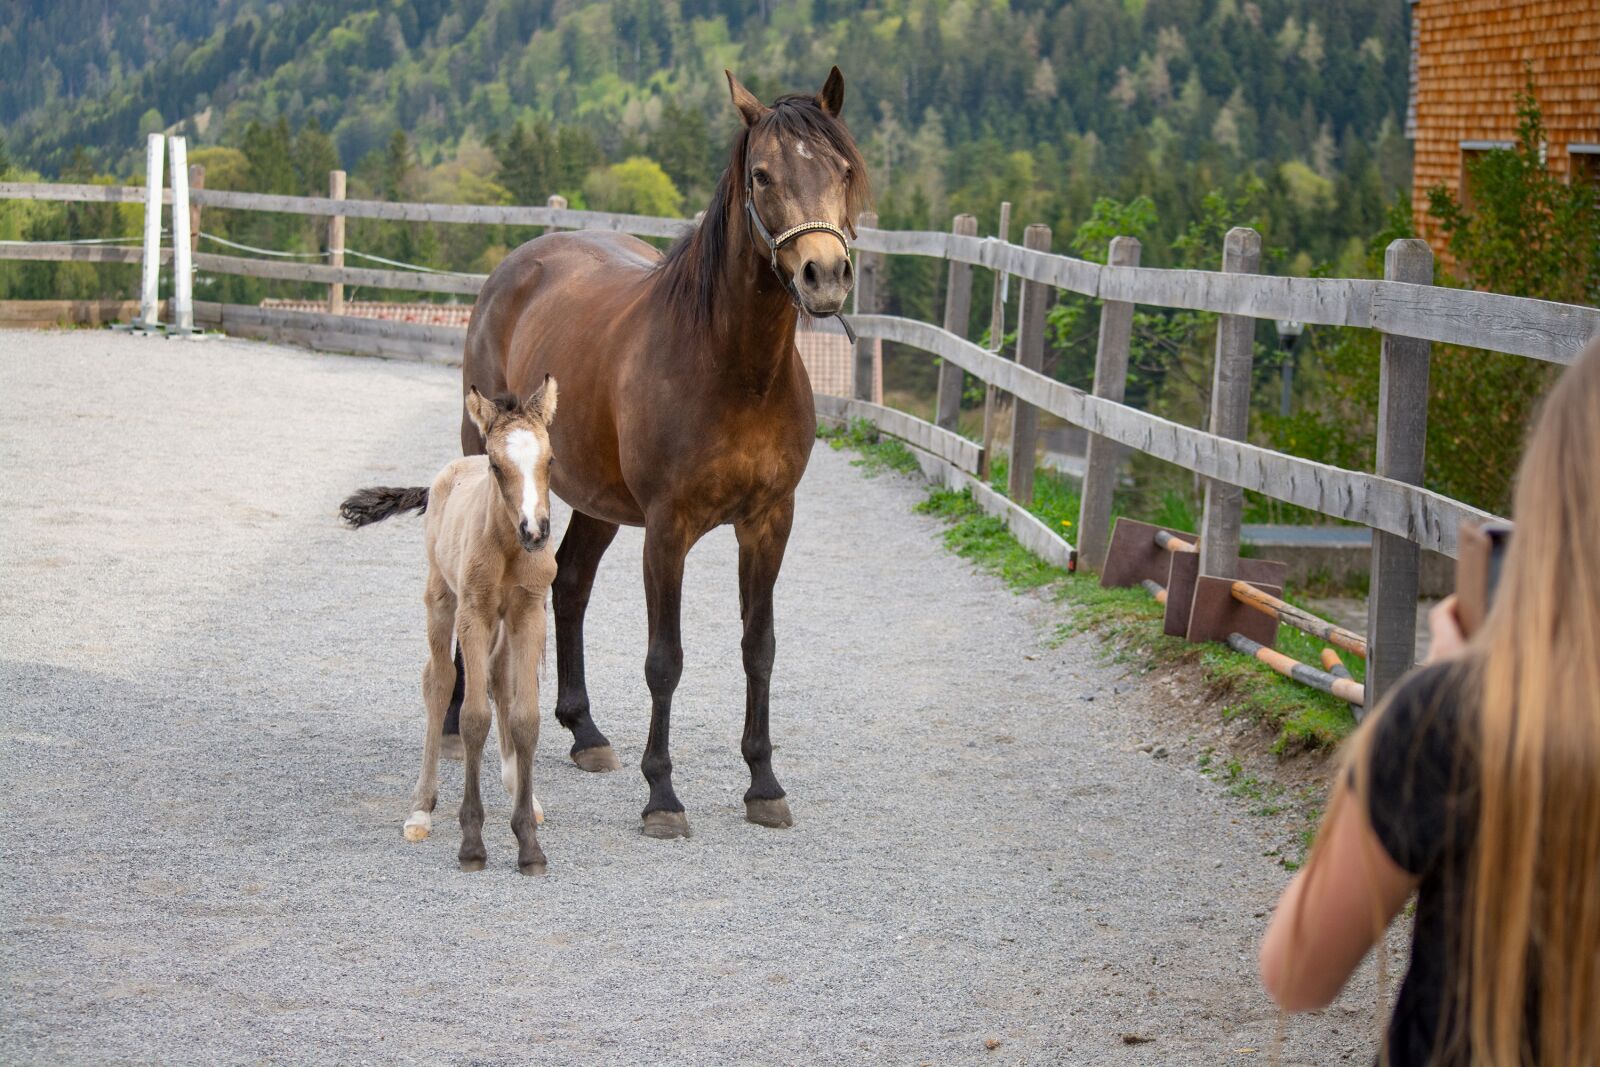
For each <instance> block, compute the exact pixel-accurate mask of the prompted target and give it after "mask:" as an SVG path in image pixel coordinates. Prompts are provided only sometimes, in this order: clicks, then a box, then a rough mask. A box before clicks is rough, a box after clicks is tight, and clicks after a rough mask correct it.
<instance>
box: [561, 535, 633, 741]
mask: <svg viewBox="0 0 1600 1067" xmlns="http://www.w3.org/2000/svg"><path fill="white" fill-rule="evenodd" d="M616 536H617V524H616V523H614V522H602V521H601V520H599V519H595V518H591V517H590V516H588V515H585V514H583V513H582V512H580V511H574V512H573V513H572V521H571V522H569V523H568V524H567V532H566V534H565V535H563V536H562V538H561V547H560V548H558V549H557V550H556V580H555V584H554V585H553V586H552V587H551V592H552V596H553V601H554V606H555V616H556V684H557V690H558V692H557V696H556V721H557V722H559V723H560V724H561V725H562V726H565V727H566V728H567V729H568V730H571V731H572V762H574V763H576V764H577V765H578V766H579V767H581V768H583V769H584V770H586V771H614V770H616V769H617V768H619V767H621V766H622V761H621V760H619V759H617V753H616V750H615V749H613V748H612V747H611V742H609V741H607V740H606V736H605V734H602V733H601V732H600V729H599V727H597V726H595V724H594V719H593V718H592V717H591V716H590V714H589V688H588V686H587V685H586V684H585V681H584V676H583V617H584V614H585V612H587V611H588V610H589V591H590V590H591V589H593V588H594V575H595V571H597V570H599V568H600V557H602V556H604V555H605V553H606V549H607V548H608V547H610V545H611V541H612V539H613V538H615V537H616Z"/></svg>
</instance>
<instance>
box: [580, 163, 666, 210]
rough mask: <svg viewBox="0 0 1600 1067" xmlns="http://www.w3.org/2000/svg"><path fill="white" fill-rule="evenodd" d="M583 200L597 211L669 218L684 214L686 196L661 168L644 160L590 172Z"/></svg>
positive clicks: (584, 186) (585, 181)
mask: <svg viewBox="0 0 1600 1067" xmlns="http://www.w3.org/2000/svg"><path fill="white" fill-rule="evenodd" d="M583 197H584V201H585V202H586V203H588V205H589V206H590V208H591V209H593V210H595V211H619V212H627V213H629V214H634V215H670V216H677V215H680V214H682V212H683V194H682V193H680V192H678V187H677V186H675V185H673V184H672V179H671V178H669V177H667V172H666V171H664V170H662V169H661V164H659V163H657V162H656V161H655V160H653V159H646V158H645V157H644V156H634V157H633V158H632V159H627V160H624V161H622V162H621V163H614V164H612V165H611V166H609V167H603V168H596V169H595V170H592V171H590V172H589V176H588V177H587V178H586V179H584V182H583Z"/></svg>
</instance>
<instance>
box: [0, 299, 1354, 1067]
mask: <svg viewBox="0 0 1600 1067" xmlns="http://www.w3.org/2000/svg"><path fill="white" fill-rule="evenodd" d="M457 388H458V386H457V376H456V372H454V371H452V370H449V369H445V368H437V367H426V366H417V365H411V364H402V363H390V362H383V361H376V360H363V359H352V358H344V357H333V356H320V355H312V354H307V353H302V352H298V351H294V350H290V349H284V348H278V347H273V346H269V345H261V344H253V343H249V342H241V341H221V340H214V341H209V342H206V343H203V344H182V343H177V342H163V341H156V340H141V339H134V338H128V337H124V336H120V335H115V334H112V333H109V332H88V331H82V332H65V333H44V334H38V333H28V334H21V333H3V332H0V464H3V470H4V474H5V476H4V478H3V479H0V546H3V547H0V767H3V768H4V780H5V788H4V790H3V791H0V820H3V821H0V826H3V830H0V929H3V939H0V941H3V943H0V1060H3V1061H4V1062H6V1063H16V1064H21V1063H41V1064H43V1063H66V1062H73V1063H127V1062H166V1063H243V1062H252V1063H257V1062H294V1063H333V1062H397V1063H398V1062H431V1063H438V1062H443V1063H463V1064H465V1063H474V1064H488V1063H493V1064H501V1063H504V1064H513V1063H516V1064H523V1063H541V1064H543V1063H549V1064H574V1063H602V1062H605V1063H625V1064H634V1063H671V1064H691V1063H705V1064H727V1063H751V1064H758V1063H760V1064H770V1063H798V1062H807V1063H828V1064H836V1063H874V1064H875V1063H976V1062H979V1061H982V1062H985V1063H1085V1064H1121V1063H1163V1064H1171V1063H1195V1064H1212V1063H1214V1062H1217V1061H1219V1060H1227V1061H1233V1062H1241V1063H1249V1062H1259V1063H1266V1062H1270V1058H1271V1049H1272V1044H1273V1035H1274V1031H1275V1029H1276V1024H1277V1017H1276V1014H1275V1012H1274V1011H1273V1010H1272V1009H1271V1007H1270V1005H1269V1003H1268V1002H1267V1000H1266V999H1265V997H1264V996H1263V995H1262V994H1261V993H1260V991H1259V990H1258V988H1257V985H1256V982H1255V978H1254V947H1255V943H1256V939H1257V937H1258V936H1259V932H1260V930H1261V928H1262V924H1263V922H1264V919H1263V917H1262V916H1263V915H1264V914H1265V913H1266V911H1267V910H1268V908H1269V907H1270V905H1271V902H1272V901H1273V899H1274V898H1275V895H1276V893H1277V892H1278V890H1279V889H1280V888H1281V887H1282V884H1283V881H1284V878H1285V875H1284V873H1283V871H1282V869H1281V868H1280V867H1278V866H1277V865H1276V863H1275V862H1274V861H1273V860H1272V859H1271V858H1268V857H1264V856H1263V855H1262V852H1263V850H1264V848H1265V847H1267V846H1266V845H1265V844H1264V843H1265V842H1267V841H1268V840H1270V839H1271V838H1272V836H1273V833H1272V831H1273V829H1274V828H1273V827H1272V826H1270V825H1268V822H1269V820H1262V819H1259V818H1255V817H1253V816H1251V815H1249V814H1248V813H1247V812H1246V809H1245V807H1244V806H1243V805H1242V804H1241V803H1240V802H1238V801H1235V800H1232V799H1230V798H1228V797H1227V796H1225V795H1224V794H1223V792H1222V791H1221V790H1220V789H1219V788H1218V787H1217V786H1216V785H1215V784H1213V783H1212V782H1210V781H1208V780H1207V779H1205V778H1203V777H1201V776H1200V775H1199V774H1198V773H1197V772H1196V770H1195V768H1194V767H1193V766H1187V765H1183V764H1181V763H1180V761H1178V760H1176V759H1172V760H1165V761H1163V760H1158V759H1153V758H1151V756H1149V755H1146V754H1143V753H1141V752H1139V751H1138V750H1137V743H1138V742H1139V741H1141V740H1146V739H1147V738H1148V737H1149V736H1150V731H1151V730H1152V729H1153V727H1152V722H1153V721H1154V720H1153V718H1152V717H1151V715H1150V714H1149V711H1148V709H1147V708H1146V707H1145V705H1144V704H1143V701H1145V700H1148V699H1149V698H1148V697H1147V696H1144V695H1141V691H1140V690H1139V688H1138V686H1137V685H1134V684H1131V683H1130V682H1129V681H1128V680H1126V679H1124V678H1123V677H1122V676H1121V674H1120V672H1119V669H1118V668H1116V667H1115V666H1112V665H1108V664H1106V663H1103V662H1102V660H1101V658H1100V656H1099V649H1098V648H1097V647H1096V646H1095V643H1094V641H1093V639H1092V638H1086V637H1084V638H1074V639H1071V640H1068V641H1066V642H1065V643H1064V644H1059V645H1057V644H1055V643H1054V642H1053V641H1051V639H1050V638H1051V633H1052V629H1053V622H1054V620H1055V618H1056V616H1055V615H1053V614H1052V613H1053V612H1058V611H1059V610H1060V609H1058V608H1052V607H1049V606H1047V605H1045V604H1043V603H1041V602H1039V601H1037V600H1035V599H1032V598H1027V597H1022V598H1019V597H1016V596H1014V595H1012V594H1011V593H1009V592H1008V591H1006V590H1005V589H1004V588H1003V587H1001V585H1000V584H999V583H998V582H997V581H995V580H993V579H990V578H988V577H985V576H982V575H979V574H975V573H974V572H973V571H972V569H971V568H970V566H969V565H968V564H967V563H965V562H964V561H962V560H960V559H958V558H955V557H953V556H951V555H949V554H948V553H947V552H946V551H945V550H944V548H943V547H942V545H941V544H940V541H939V538H938V536H937V533H938V525H937V524H936V523H935V522H934V520H931V519H927V518H924V517H921V516H917V515H914V514H912V513H911V505H912V504H913V503H914V502H915V501H916V499H918V498H919V497H920V495H921V489H920V488H919V487H917V486H916V485H914V484H913V483H912V482H911V481H909V480H905V479H901V478H898V477H895V476H884V477H879V478H876V479H870V480H869V479H867V478H865V477H864V476H863V475H862V474H861V473H860V472H859V471H857V470H855V469H853V468H852V467H851V466H850V464H849V461H848V457H846V456H844V455H841V454H839V453H836V452H834V451H832V450H830V449H828V448H825V447H820V446H819V447H818V448H817V450H816V452H815V453H814V457H813V460H812V466H811V470H810V472H809V474H808V475H807V478H806V481H805V483H804V485H803V486H802V487H801V493H800V507H799V516H798V519H797V522H796V526H795V533H794V538H793V541H792V542H791V547H790V550H789V558H788V563H787V566H786V567H785V570H784V577H783V580H782V581H781V582H780V583H779V586H778V603H777V613H778V665H777V669H776V672H775V675H774V679H773V697H772V702H773V712H774V728H773V737H774V740H775V741H776V742H777V743H778V746H779V752H778V755H777V768H778V773H779V775H780V777H781V778H782V780H783V782H784V784H785V786H786V787H787V788H788V790H789V793H790V800H791V803H792V804H793V808H794V812H795V816H796V819H797V825H796V826H795V827H794V828H793V829H792V830H788V831H772V830H765V829H761V828H758V827H755V826H752V825H749V824H747V823H745V822H744V821H743V819H742V814H743V807H742V804H741V802H740V797H741V795H742V793H743V790H744V788H745V785H746V784H747V776H746V771H745V768H744V764H743V762H742V760H741V759H740V757H739V752H738V737H739V732H740V727H741V723H742V716H743V679H742V675H741V672H740V668H739V662H740V661H739V651H738V647H739V646H738V642H739V632H738V621H737V614H738V613H737V594H736V589H735V584H734V578H735V573H734V561H735V552H736V550H735V545H734V540H733V537H732V534H731V532H729V531H726V530H723V531H718V532H717V533H715V534H713V535H712V536H710V537H708V538H707V539H706V540H705V541H704V542H703V543H702V544H701V546H700V547H699V548H697V550H696V551H695V552H694V554H693V555H691V557H690V559H689V565H688V576H687V579H686V583H685V587H686V597H685V607H684V615H685V618H684V634H685V641H686V648H685V666H684V676H683V684H682V686H681V688H680V689H679V698H678V702H677V707H676V709H675V711H676V714H675V716H674V722H673V727H674V729H673V738H674V742H675V748H674V752H673V756H674V759H675V762H676V768H677V770H676V775H675V781H676V784H677V787H678V791H679V794H680V795H681V797H682V798H683V800H684V803H685V804H686V806H687V807H688V809H689V817H690V820H691V823H692V826H693V828H694V837H693V838H692V839H690V840H688V841H678V842H658V841H653V840H648V839H646V838H643V837H642V836H640V835H639V833H638V831H637V825H638V812H639V809H640V807H641V806H642V805H643V802H644V798H645V789H644V783H643V780H642V778H641V777H640V776H639V774H638V772H637V770H636V769H635V767H636V764H637V760H638V758H639V755H640V751H641V747H642V742H643V738H644V732H645V728H646V725H647V723H646V718H647V709H648V697H647V693H646V690H645V687H644V683H643V676H642V675H643V666H642V664H643V652H644V617H643V616H644V613H643V609H642V595H641V592H640V585H639V576H638V572H639V556H640V543H641V536H640V533H639V532H638V531H634V530H625V531H624V532H623V534H622V536H621V537H620V538H619V539H618V541H617V543H616V544H615V546H614V547H613V548H612V550H611V552H610V554H609V555H608V556H607V558H606V561H605V564H604V565H603V566H602V568H601V571H600V577H599V582H598V585H597V587H596V590H595V595H594V603H593V607H592V609H591V616H590V625H589V633H590V635H591V637H590V652H589V663H590V683H591V693H592V696H593V699H594V707H595V715H596V718H597V720H598V721H599V723H600V724H601V726H602V728H603V729H605V730H606V731H607V733H608V734H609V735H610V736H611V739H612V740H613V742H614V743H615V744H616V746H617V748H618V751H619V753H620V754H621V755H622V757H623V761H624V763H625V765H626V769H625V770H624V771H622V772H621V773H617V774H611V775H601V776H595V775H586V774H584V773H582V772H580V771H578V770H577V769H576V768H574V767H573V766H571V764H570V763H569V762H568V761H567V759H566V757H565V752H566V748H567V742H566V735H565V733H564V732H563V731H561V730H560V729H559V727H557V726H556V725H555V724H554V721H553V718H552V717H551V715H550V712H549V708H550V706H551V702H552V697H553V689H554V685H553V665H552V670H551V678H550V684H549V685H548V687H547V692H546V696H545V700H544V702H543V703H544V707H545V709H546V710H545V721H546V727H545V738H546V743H545V745H544V746H543V747H542V748H541V749H540V752H539V757H538V761H537V768H536V775H537V777H536V779H535V784H536V788H537V790H538V793H539V796H540V798H541V799H542V801H543V802H544V805H545V809H546V811H547V812H548V814H549V821H548V822H547V824H546V826H545V829H544V832H543V834H542V835H541V837H542V841H543V844H544V847H545V849H546V851H547V852H548V853H549V856H550V873H549V875H548V876H547V877H545V878H542V879H529V878H522V877H519V876H518V875H517V874H516V873H515V864H514V860H515V851H514V842H513V839H512V836H511V832H510V829H509V826H508V825H507V824H506V820H507V819H508V818H509V810H508V804H507V802H506V799H505V797H504V796H503V795H502V793H501V790H500V787H499V781H498V775H497V774H495V773H494V771H493V767H494V763H493V759H492V757H491V759H490V762H489V766H488V772H487V773H486V775H485V783H486V784H485V789H486V802H487V806H488V822H487V823H486V826H485V839H486V841H487V844H488V847H489V863H490V866H489V869H488V870H487V871H485V872H483V873H481V874H476V875H464V874H462V873H460V872H459V871H458V870H457V869H456V865H455V859H454V857H455V848H456V843H457V842H456V829H455V820H454V808H455V804H456V802H457V801H458V800H459V797H460V780H461V770H460V766H459V765H457V764H446V765H445V769H444V778H443V784H442V794H441V804H440V816H439V818H438V820H437V822H436V824H435V825H436V830H435V833H434V836H433V837H432V838H431V839H430V840H428V841H427V842H425V843H423V844H420V845H408V844H406V843H405V842H403V841H402V840H401V837H400V832H399V831H400V824H401V822H402V820H403V819H404V817H405V808H406V797H407V794H408V792H409V789H410V785H411V782H412V780H413V778H414V776H415V773H416V766H417V759H418V748H419V742H420V738H419V736H418V735H419V734H420V723H421V716H422V711H421V701H420V695H419V686H418V675H419V671H420V668H421V663H422V651H423V639H422V626H423V621H422V612H421V591H422V580H423V564H422V556H421V530H422V526H421V523H420V522H416V521H413V520H405V521H394V522H391V523H388V524H386V525H383V526H380V527H375V528H372V529H370V530H364V531H360V532H359V533H356V532H350V531H346V530H344V529H342V528H340V527H339V526H338V525H337V523H336V522H335V518H334V508H335V506H336V504H337V502H338V500H339V499H340V498H341V497H342V496H343V495H344V494H345V493H346V492H348V491H349V490H350V489H352V488H355V487H357V486H361V485H366V484H372V483H379V482H382V483H390V484H402V485H404V484H423V483H424V482H425V481H426V480H427V479H428V478H429V477H430V476H431V475H432V474H433V472H434V471H435V470H436V469H437V468H438V467H439V466H440V465H442V464H443V463H444V462H445V461H447V460H449V459H450V458H451V457H452V455H453V454H454V447H455V445H454V442H455V441H456V432H457V431H456V427H457V419H458V415H457V407H456V405H457V396H458V393H457ZM579 402H581V400H580V399H579V398H575V397H564V398H563V403H564V404H572V403H579ZM556 522H557V526H558V527H559V526H561V525H563V524H564V523H565V513H564V512H562V513H561V514H559V515H558V517H557V520H556ZM1343 1005H1344V1006H1335V1008H1333V1009H1332V1010H1331V1011H1329V1012H1328V1013H1325V1014H1324V1015H1322V1016H1319V1017H1314V1018H1311V1019H1302V1020H1295V1021H1293V1022H1292V1023H1291V1024H1290V1025H1289V1027H1288V1042H1287V1045H1286V1047H1285V1054H1284V1060H1283V1062H1285V1063H1328V1062H1335V1061H1338V1060H1339V1059H1341V1058H1342V1057H1343V1058H1351V1059H1353V1060H1355V1061H1357V1062H1361V1061H1366V1060H1368V1059H1369V1058H1370V1055H1371V1051H1370V1050H1371V1047H1372V1043H1371V1036H1370V1035H1371V1034H1372V1032H1373V1029H1374V1027H1375V1025H1376V1023H1375V1021H1374V1017H1375V1013H1376V1011H1377V1008H1376V994H1375V987H1374V985H1373V983H1372V981H1371V980H1370V978H1368V979H1364V980H1363V981H1362V982H1361V983H1359V984H1358V987H1357V988H1356V989H1355V991H1353V992H1351V993H1349V994H1347V996H1346V999H1345V1001H1344V1002H1343ZM1123 1035H1138V1036H1140V1037H1143V1038H1149V1039H1150V1040H1149V1041H1148V1042H1147V1043H1127V1042H1125V1040H1124V1036H1123ZM986 1041H997V1042H999V1045H998V1047H997V1048H994V1049H992V1050H987V1049H986V1047H985V1045H986Z"/></svg>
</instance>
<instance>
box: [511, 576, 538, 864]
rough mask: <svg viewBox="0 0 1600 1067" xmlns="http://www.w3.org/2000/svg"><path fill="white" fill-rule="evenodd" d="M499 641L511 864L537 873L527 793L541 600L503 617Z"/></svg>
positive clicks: (534, 810) (534, 737)
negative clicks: (505, 685) (508, 756)
mask: <svg viewBox="0 0 1600 1067" xmlns="http://www.w3.org/2000/svg"><path fill="white" fill-rule="evenodd" d="M505 643H506V651H507V656H506V667H507V671H508V679H507V680H508V681H509V683H510V685H509V689H510V694H509V700H508V708H507V713H506V714H505V715H503V716H502V717H501V720H500V722H501V727H502V729H505V730H506V731H507V734H508V736H509V738H510V746H511V749H512V752H513V757H512V758H513V759H514V760H515V763H514V764H513V766H514V767H515V768H516V770H515V781H514V788H513V791H512V804H511V832H512V833H514V834H516V835H517V869H518V870H519V871H521V872H522V873H523V874H543V873H544V869H545V855H544V849H542V848H540V847H539V836H538V833H537V830H538V824H539V822H540V820H541V812H540V810H539V801H538V798H537V797H535V796H534V795H533V757H534V753H535V752H536V751H537V750H538V747H539V659H540V657H541V656H542V655H543V654H544V604H543V603H542V602H541V603H539V604H538V605H536V606H535V607H534V608H533V609H532V610H531V611H528V612H527V613H526V617H525V618H522V619H518V620H516V621H515V622H512V621H510V620H508V622H507V625H506V629H505Z"/></svg>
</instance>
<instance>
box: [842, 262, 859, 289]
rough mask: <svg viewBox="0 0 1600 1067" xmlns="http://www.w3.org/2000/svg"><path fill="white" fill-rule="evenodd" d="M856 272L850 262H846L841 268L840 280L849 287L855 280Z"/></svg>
mask: <svg viewBox="0 0 1600 1067" xmlns="http://www.w3.org/2000/svg"><path fill="white" fill-rule="evenodd" d="M855 275H856V272H855V271H854V270H853V269H852V268H851V266H850V260H849V259H846V260H845V261H844V266H843V267H840V268H839V280H840V281H842V282H844V283H845V284H846V285H849V284H850V283H851V282H852V281H853V280H854V279H855Z"/></svg>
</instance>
